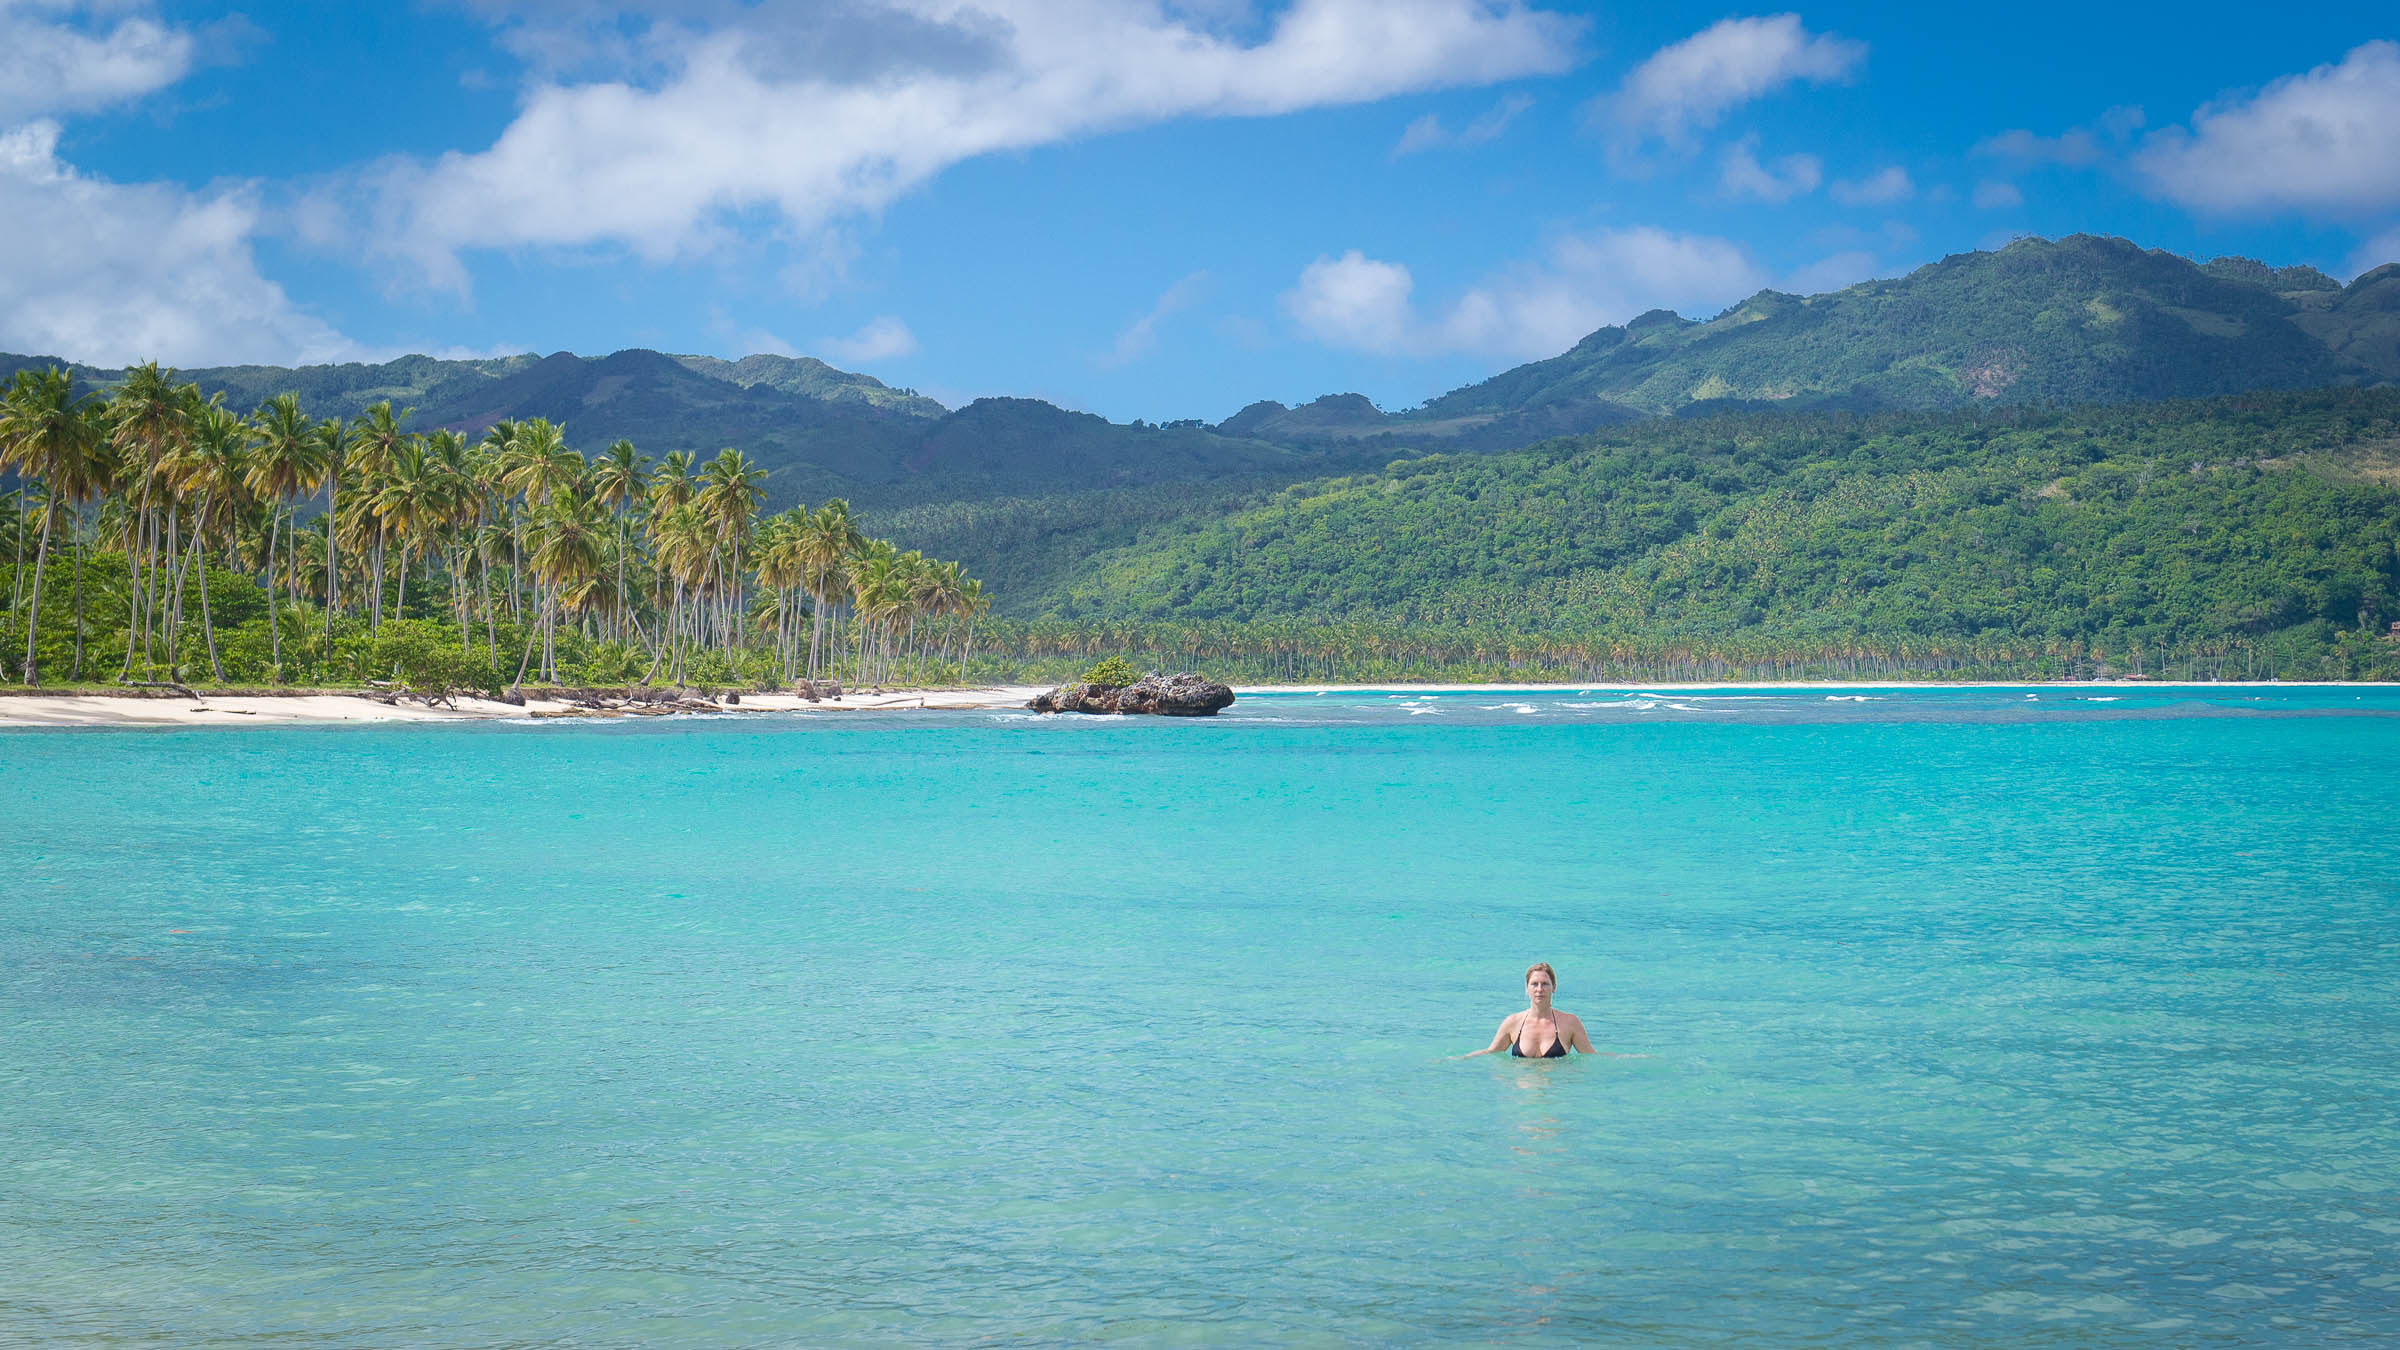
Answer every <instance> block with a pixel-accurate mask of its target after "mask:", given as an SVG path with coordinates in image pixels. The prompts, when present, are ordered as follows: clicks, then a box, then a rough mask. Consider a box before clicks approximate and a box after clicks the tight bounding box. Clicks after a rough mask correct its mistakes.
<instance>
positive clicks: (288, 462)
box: [250, 394, 330, 680]
mask: <svg viewBox="0 0 2400 1350" xmlns="http://www.w3.org/2000/svg"><path fill="white" fill-rule="evenodd" d="M250 435H251V440H252V454H251V456H250V490H251V491H252V492H254V493H256V494H258V495H259V496H260V497H262V498H264V499H265V500H266V502H267V507H268V515H267V632H268V634H269V636H268V649H269V656H268V660H269V662H270V663H271V664H272V666H273V668H274V670H275V672H276V678H277V679H278V680H280V679H281V678H282V671H283V624H282V621H281V617H280V615H278V613H277V612H276V599H275V545H276V536H277V535H278V533H280V531H279V528H278V527H279V526H281V525H283V524H284V523H285V522H286V521H288V520H289V519H290V518H291V514H292V507H291V501H292V499H293V498H294V497H297V496H300V495H301V494H303V493H308V492H314V491H316V490H317V484H319V483H320V482H323V481H324V479H325V475H326V468H327V465H328V463H329V461H330V455H329V453H328V450H327V446H326V440H325V438H324V437H322V436H320V435H319V434H318V433H317V428H316V425H315V424H314V423H312V422H310V421H309V419H308V416H307V414H305V413H303V412H301V411H300V397H299V395H297V394H277V395H276V396H275V397H273V398H271V399H268V400H267V401H266V402H265V403H262V404H260V405H259V408H258V411H257V412H256V413H254V414H252V415H251V419H250ZM292 574H293V576H294V578H295V579H296V578H297V577H298V575H299V570H298V568H297V567H296V566H295V567H293V569H292Z"/></svg>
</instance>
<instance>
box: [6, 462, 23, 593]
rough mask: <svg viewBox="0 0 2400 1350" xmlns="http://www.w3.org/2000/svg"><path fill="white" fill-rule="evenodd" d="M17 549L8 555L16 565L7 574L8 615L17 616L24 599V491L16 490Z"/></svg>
mask: <svg viewBox="0 0 2400 1350" xmlns="http://www.w3.org/2000/svg"><path fill="white" fill-rule="evenodd" d="M16 516H17V551H16V552H15V553H14V554H12V555H10V556H12V557H14V558H15V559H16V562H17V565H16V566H15V567H14V568H13V569H11V570H10V572H9V574H8V617H10V618H12V619H13V618H15V617H17V611H18V609H20V608H22V604H21V602H22V601H23V600H24V599H25V492H24V489H22V488H19V489H18V490H17V511H16Z"/></svg>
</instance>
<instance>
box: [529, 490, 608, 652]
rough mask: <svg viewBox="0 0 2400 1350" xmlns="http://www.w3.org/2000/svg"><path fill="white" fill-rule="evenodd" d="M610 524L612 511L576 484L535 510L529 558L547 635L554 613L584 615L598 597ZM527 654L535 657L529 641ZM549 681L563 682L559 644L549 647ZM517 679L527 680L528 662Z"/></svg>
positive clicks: (550, 642) (551, 642) (545, 649)
mask: <svg viewBox="0 0 2400 1350" xmlns="http://www.w3.org/2000/svg"><path fill="white" fill-rule="evenodd" d="M610 523H611V522H610V521H609V515H608V509H607V508H606V507H604V506H602V505H600V504H599V503H598V502H596V501H594V500H592V499H591V498H590V497H589V496H586V495H585V494H583V493H581V492H578V491H575V490H574V488H573V487H572V486H566V487H561V488H559V489H558V490H556V491H554V492H552V493H551V494H550V496H549V498H548V499H547V500H546V501H544V502H543V503H542V505H541V507H540V508H539V509H537V510H536V511H535V512H534V516H533V530H532V534H531V543H532V546H533V551H532V555H531V557H530V559H529V561H530V562H531V564H532V566H533V574H534V576H535V577H536V578H538V579H539V580H540V581H541V583H542V588H543V589H542V593H543V596H544V601H543V608H544V610H545V613H544V614H543V616H542V618H543V622H542V624H541V630H542V632H543V633H544V634H545V635H550V634H552V633H554V631H555V625H554V623H553V622H552V615H551V614H549V613H548V612H547V611H548V610H550V609H552V608H554V607H556V606H558V605H560V604H562V603H563V604H564V605H565V606H566V607H567V608H569V609H573V610H577V611H579V612H580V611H581V610H582V608H583V607H584V605H585V604H586V603H588V602H589V600H590V599H591V596H592V590H593V587H594V585H595V583H597V582H598V581H599V579H600V577H601V576H602V574H603V571H604V569H605V567H606V564H607V556H608V543H609V529H610ZM525 651H526V656H527V658H530V657H531V656H532V654H533V644H532V643H531V642H530V641H528V642H527V643H526V647H525ZM543 672H544V677H545V678H547V679H549V680H552V681H556V680H557V679H558V649H557V646H556V643H555V641H554V640H546V641H545V643H544V647H543ZM517 678H518V679H519V680H520V681H522V680H523V679H524V678H525V663H524V662H523V661H519V662H518V663H517Z"/></svg>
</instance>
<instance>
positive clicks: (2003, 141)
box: [1969, 127, 2106, 169]
mask: <svg viewBox="0 0 2400 1350" xmlns="http://www.w3.org/2000/svg"><path fill="white" fill-rule="evenodd" d="M1969 153H1972V154H1977V155H1983V156H1985V157H1987V158H1991V159H2007V160H2014V161H2016V162H2017V163H2019V164H2063V165H2065V166H2066V167H2068V168H2070V169H2080V168H2085V167H2088V166H2090V165H2093V164H2097V163H2099V162H2100V159H2101V156H2102V155H2103V154H2105V153H2106V152H2105V151H2103V150H2102V149H2101V147H2100V140H2099V138H2098V137H2096V136H2094V135H2093V134H2092V133H2091V132H2090V131H2088V130H2086V129H2085V128H2083V127H2073V128H2070V129H2069V130H2067V131H2064V132H2061V133H2059V134H2058V135H2056V136H2036V135H2034V134H2033V133H2032V132H2030V131H2027V130H2025V129H2023V128H2021V127H2020V128H2018V129H2017V130H2015V131H2003V132H2001V133H2000V134H1999V135H1997V136H1993V137H1991V138H1989V139H1987V140H1984V141H1980V142H1978V143H1977V144H1976V146H1975V148H1974V149H1973V150H1972V151H1971V152H1969Z"/></svg>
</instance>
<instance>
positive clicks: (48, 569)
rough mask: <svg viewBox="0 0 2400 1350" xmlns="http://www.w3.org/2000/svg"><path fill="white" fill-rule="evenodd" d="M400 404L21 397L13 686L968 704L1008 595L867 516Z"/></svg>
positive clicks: (0, 432)
mask: <svg viewBox="0 0 2400 1350" xmlns="http://www.w3.org/2000/svg"><path fill="white" fill-rule="evenodd" d="M408 416H409V414H408V411H407V410H405V409H398V410H396V409H394V408H393V407H392V406H391V405H390V404H389V403H388V402H387V403H379V404H376V405H373V406H371V407H368V408H367V409H366V410H365V412H364V413H363V414H362V415H361V416H359V417H356V418H353V419H341V418H332V419H321V418H314V417H311V416H310V415H309V414H308V413H307V412H306V411H305V410H304V409H302V407H301V406H300V402H299V399H298V398H297V397H295V396H293V395H290V394H284V395H278V396H276V397H273V398H270V399H268V400H267V401H266V402H265V403H264V404H263V405H262V406H260V407H259V408H257V409H256V410H254V411H252V412H249V413H247V414H245V413H242V412H239V411H237V410H234V409H231V408H227V407H225V406H224V405H223V402H222V399H221V397H219V398H204V397H203V396H202V395H201V393H200V391H199V389H198V388H197V387H196V386H194V385H191V384H178V383H176V382H175V380H174V378H173V373H172V372H170V371H167V370H162V369H160V368H159V367H158V366H157V365H156V364H155V363H153V364H149V365H144V366H140V367H136V368H134V369H133V370H132V371H130V372H129V373H128V376H127V378H126V379H125V380H124V381H123V383H122V384H120V385H118V386H117V387H116V388H115V389H114V390H112V391H110V392H109V393H108V394H107V395H106V396H105V397H97V396H85V395H83V394H81V393H80V391H79V390H78V389H77V388H76V386H75V384H74V382H73V381H72V379H71V378H70V377H69V375H68V374H67V372H65V371H64V370H59V369H37V370H28V371H24V372H21V373H19V374H18V375H17V376H16V377H15V379H14V380H13V381H12V382H11V383H10V384H9V385H8V386H7V388H6V391H5V394H4V395H0V474H13V475H14V476H15V480H16V487H15V490H14V491H12V492H10V493H8V494H6V495H5V496H0V533H4V534H5V536H6V537H5V538H4V539H0V557H5V558H7V559H8V560H9V562H10V567H9V594H8V608H7V610H6V611H5V616H4V617H0V675H4V676H5V677H6V678H7V679H9V680H10V681H11V682H14V683H21V684H24V685H60V684H67V685H73V684H91V683H112V684H124V683H131V684H145V683H161V682H172V683H191V682H205V683H214V684H220V685H222V684H253V685H305V686H323V685H346V684H356V683H361V682H393V683H397V684H401V685H406V686H410V687H415V688H418V689H420V690H421V689H425V688H427V687H434V688H440V689H444V690H450V689H484V690H494V691H496V690H500V689H503V688H506V687H509V686H512V685H519V684H524V683H526V682H529V681H530V682H536V683H541V682H547V683H553V684H557V683H573V684H628V683H633V682H644V681H647V682H668V683H678V684H681V683H705V684H743V685H765V686H774V685H779V684H785V683H789V682H792V681H796V680H801V679H809V680H834V681H846V682H851V683H858V684H882V683H894V682H914V683H923V682H929V681H943V680H948V679H952V678H963V671H964V669H965V666H966V662H967V661H968V659H969V658H970V656H971V655H972V653H973V645H974V637H975V623H976V620H977V619H978V618H979V617H980V616H981V615H982V614H983V613H984V612H985V610H986V609H987V608H988V602H987V600H986V598H985V596H984V594H983V588H982V585H981V583H979V582H977V581H975V580H973V579H971V578H969V577H967V576H966V575H965V574H964V572H963V570H962V569H961V567H960V566H959V564H957V563H945V562H937V561H934V560H932V559H928V558H925V557H923V556H921V555H920V554H918V553H915V552H913V551H912V552H903V551H901V550H899V549H897V548H895V547H894V546H893V545H892V544H890V543H889V542H887V541H884V540H881V539H872V538H869V537H867V536H866V534H865V533H864V532H863V531H862V530H861V529H860V528H859V525H858V523H857V521H856V520H855V519H854V517H853V515H852V512H851V510H850V507H849V505H848V504H847V503H845V502H843V501H841V500H838V499H836V500H833V501H828V502H826V503H824V504H823V505H821V506H818V507H816V508H814V509H803V508H794V509H791V510H787V511H782V512H779V513H775V514H771V515H763V516H762V515H761V504H762V502H763V501H764V499H765V491H764V488H763V481H764V479H765V478H766V471H765V470H764V469H763V468H760V467H759V466H757V465H755V464H753V463H752V462H751V461H750V460H749V459H748V458H747V457H745V456H744V455H743V454H742V453H741V452H740V451H739V450H734V449H726V450H723V451H720V452H719V453H718V454H717V455H716V456H715V457H714V458H711V459H708V460H706V461H697V460H696V458H695V457H694V456H692V455H690V454H685V453H675V454H669V455H667V456H666V457H665V458H664V459H663V460H662V461H659V462H656V463H653V462H652V461H651V460H650V459H649V458H648V457H647V456H644V455H643V454H642V453H641V452H640V451H639V450H638V449H636V448H635V447H634V446H633V445H632V444H630V443H629V442H626V441H621V440H620V441H618V442H616V443H615V444H613V445H611V446H609V447H608V449H607V450H606V451H605V452H603V453H601V454H600V455H598V456H597V457H595V458H593V459H590V460H586V459H585V458H584V456H583V455H581V454H579V453H577V452H576V451H575V450H574V449H572V448H570V447H569V446H568V444H567V441H566V438H565V435H564V433H563V432H562V431H561V429H560V428H559V427H557V426H555V425H553V424H551V423H550V422H547V421H544V420H541V419H538V418H537V419H531V420H527V421H520V422H505V421H504V422H500V423H496V424H494V425H492V426H491V427H490V428H488V429H487V430H485V431H484V432H483V433H482V434H481V435H480V436H476V437H474V438H472V439H470V438H469V437H467V436H465V435H462V434H460V433H459V432H457V431H452V430H435V431H431V432H417V431H413V430H410V429H409V428H408V426H407V423H408Z"/></svg>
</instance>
